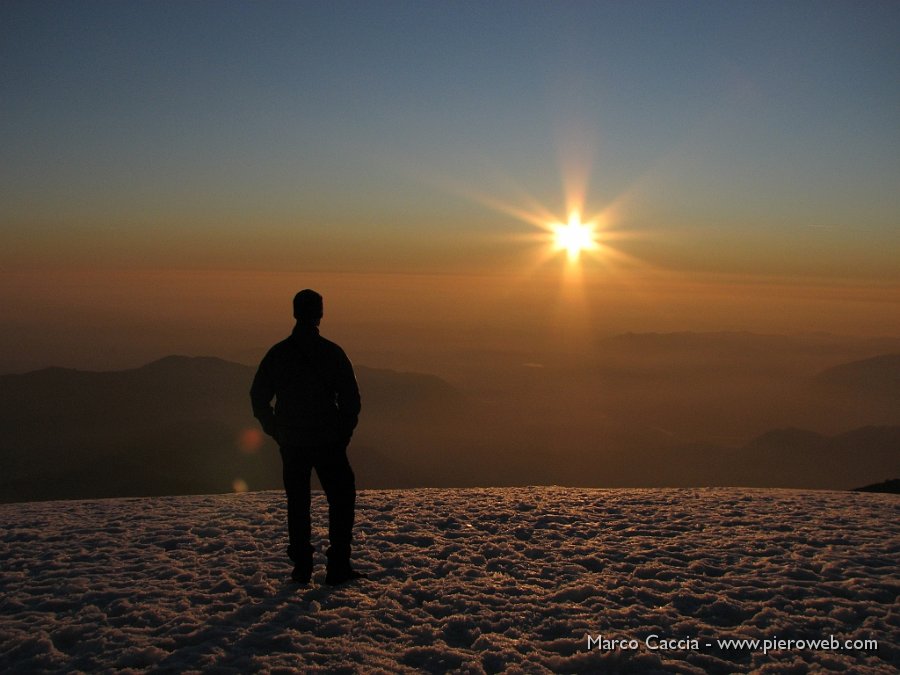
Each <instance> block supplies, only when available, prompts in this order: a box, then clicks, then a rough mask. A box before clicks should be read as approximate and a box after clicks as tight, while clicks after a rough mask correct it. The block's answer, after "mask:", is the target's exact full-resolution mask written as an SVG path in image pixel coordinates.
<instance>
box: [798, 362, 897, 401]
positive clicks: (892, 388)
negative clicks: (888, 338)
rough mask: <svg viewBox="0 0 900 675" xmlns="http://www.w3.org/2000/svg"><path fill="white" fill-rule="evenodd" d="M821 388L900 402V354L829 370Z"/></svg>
mask: <svg viewBox="0 0 900 675" xmlns="http://www.w3.org/2000/svg"><path fill="white" fill-rule="evenodd" d="M815 379H816V381H817V382H818V383H819V384H822V385H826V386H830V387H839V388H842V389H847V390H852V391H855V392H862V393H868V394H880V395H883V396H890V397H892V398H897V399H900V353H897V354H882V355H880V356H873V357H871V358H868V359H861V360H859V361H853V362H851V363H843V364H841V365H838V366H834V367H832V368H828V369H827V370H824V371H823V372H821V373H819V374H818V375H817V376H816V378H815Z"/></svg>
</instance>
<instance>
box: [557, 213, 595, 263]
mask: <svg viewBox="0 0 900 675" xmlns="http://www.w3.org/2000/svg"><path fill="white" fill-rule="evenodd" d="M552 227H553V245H554V247H555V248H556V250H558V251H566V252H567V253H568V256H569V260H571V261H573V262H574V261H576V260H578V258H579V257H580V256H581V252H582V251H591V250H594V249H596V248H597V240H596V238H595V237H596V234H595V232H594V226H593V224H592V223H582V222H581V217H580V215H579V214H578V213H572V214H571V215H570V216H569V222H568V223H567V224H565V225H563V224H562V223H557V224H555V225H553V226H552Z"/></svg>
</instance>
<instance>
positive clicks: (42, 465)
mask: <svg viewBox="0 0 900 675" xmlns="http://www.w3.org/2000/svg"><path fill="white" fill-rule="evenodd" d="M254 373H255V368H253V367H250V366H245V365H241V364H238V363H232V362H229V361H225V360H223V359H219V358H215V357H205V356H201V357H189V356H167V357H165V358H162V359H159V360H157V361H153V362H151V363H148V364H146V365H144V366H140V367H138V368H131V369H128V370H120V371H106V372H98V371H80V370H75V369H69V368H57V367H51V368H44V369H41V370H37V371H32V372H29V373H23V374H15V375H0V474H2V477H0V501H16V500H21V499H52V498H80V497H98V496H99V497H103V496H144V495H154V494H180V493H195V494H202V493H207V492H229V491H231V490H232V489H233V487H234V484H235V481H237V480H240V481H242V482H243V483H246V484H247V485H248V486H249V487H250V488H251V489H263V488H267V489H271V488H278V487H279V486H280V482H281V477H280V473H281V470H280V462H279V459H278V454H277V452H276V451H275V447H274V443H273V442H271V441H270V440H267V439H263V438H262V437H261V435H260V434H259V433H258V428H259V425H258V423H257V422H256V420H255V419H253V417H252V414H251V411H250V398H249V390H250V384H251V381H252V379H253V375H254ZM356 374H357V379H358V380H359V383H360V389H361V391H362V396H363V399H364V402H365V409H364V414H363V421H362V424H361V428H362V429H363V430H365V431H361V434H360V439H357V440H356V441H355V442H359V441H361V442H363V443H365V442H366V433H368V434H369V435H370V436H371V435H372V434H375V436H376V437H377V436H378V435H379V434H381V435H382V436H383V435H384V432H383V430H381V429H382V428H383V427H385V426H387V427H390V428H394V429H397V430H398V431H399V433H403V432H402V429H403V428H404V424H406V423H407V421H408V420H417V419H419V418H426V419H434V420H435V421H436V422H435V423H436V424H437V423H439V422H440V417H441V415H442V414H444V415H450V416H452V415H454V414H456V411H458V410H459V409H460V407H461V406H464V405H465V399H464V397H463V396H462V394H461V393H460V392H458V391H457V390H456V389H454V388H453V387H452V386H451V385H450V384H448V383H447V382H444V381H443V380H441V379H440V378H437V377H435V376H432V375H423V374H417V373H398V372H394V371H386V370H378V369H372V368H366V367H363V366H360V367H357V368H356ZM247 433H249V434H250V436H249V437H247V436H246V434H247ZM244 438H250V439H251V440H252V439H255V438H258V439H259V441H256V440H253V442H251V443H250V444H249V445H250V446H252V450H251V451H248V443H246V442H244V441H243V440H242V439H244ZM260 442H261V443H262V446H260ZM360 454H361V458H360V463H361V466H363V467H365V468H367V469H368V468H370V467H368V464H370V463H371V464H374V466H373V467H371V468H373V469H375V471H374V472H373V471H367V472H366V473H368V474H369V475H372V473H375V474H376V475H377V472H378V471H382V472H383V471H393V475H398V472H399V473H400V474H402V470H401V469H399V468H398V467H397V466H396V462H392V460H390V458H387V457H384V456H381V455H379V452H378V451H377V450H376V449H367V450H366V451H365V452H364V453H360Z"/></svg>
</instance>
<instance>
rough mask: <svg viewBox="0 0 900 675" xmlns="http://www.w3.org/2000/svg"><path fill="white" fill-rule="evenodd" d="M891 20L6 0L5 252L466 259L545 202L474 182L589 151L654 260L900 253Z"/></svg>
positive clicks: (77, 257)
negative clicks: (499, 203)
mask: <svg viewBox="0 0 900 675" xmlns="http://www.w3.org/2000/svg"><path fill="white" fill-rule="evenodd" d="M898 34H900V5H897V3H893V2H887V3H879V2H866V3H850V2H747V3H737V2H729V3H724V2H709V3H707V2H627V3H620V2H610V3H604V2H562V3H554V2H491V3H476V2H467V3H463V2H358V3H340V2H337V3H333V2H327V3H325V2H323V3H277V2H276V3H212V2H192V3H180V2H178V3H176V2H125V3H122V2H65V3H47V2H6V3H4V4H3V5H2V7H0V58H2V62H3V64H4V67H3V69H2V76H0V77H2V79H0V99H2V103H0V111H2V115H0V148H2V149H0V158H2V169H0V178H2V184H0V204H2V206H0V210H2V211H0V215H2V223H3V224H2V225H0V228H2V229H0V237H3V239H6V240H7V242H6V243H7V244H8V245H7V246H6V247H4V248H5V249H6V251H7V252H6V253H5V254H3V255H4V258H6V262H7V263H10V264H12V263H13V262H15V261H18V262H22V261H28V264H35V265H39V264H42V263H43V264H61V263H64V264H73V265H74V264H78V263H79V262H84V261H96V260H97V250H98V246H99V250H100V258H101V259H102V258H103V257H104V256H109V257H111V258H112V257H115V259H116V260H118V261H124V264H134V265H137V266H140V265H143V264H152V265H156V266H165V265H173V266H178V267H191V266H192V265H196V266H199V267H209V266H217V265H218V266H223V267H228V266H229V265H236V264H238V262H237V261H238V260H241V261H244V262H241V263H240V264H241V265H249V266H251V267H252V266H254V265H259V266H265V265H266V264H268V263H267V261H269V260H271V259H272V256H273V255H274V254H275V253H277V251H278V250H283V249H284V248H285V247H291V246H297V247H302V248H303V249H304V250H306V251H309V255H310V261H311V262H310V264H312V265H313V266H317V267H329V266H330V267H333V268H335V269H346V268H348V267H349V268H354V267H363V268H372V267H376V268H380V269H383V268H389V267H390V266H391V265H393V264H394V263H393V262H392V260H393V258H392V257H391V256H396V255H400V262H397V263H396V264H397V265H399V266H401V267H402V266H404V265H407V264H411V263H409V261H411V260H414V259H418V260H420V261H421V260H424V261H425V262H426V263H428V261H429V260H430V258H429V256H432V255H436V254H435V251H434V249H435V248H440V249H441V250H442V251H444V252H443V253H441V254H440V255H437V257H435V258H434V265H437V266H441V265H444V264H448V265H450V266H451V267H452V266H454V265H458V264H461V263H460V261H461V260H462V259H464V258H466V257H467V256H468V257H471V255H472V252H473V250H474V248H477V245H476V244H474V243H471V242H470V244H466V243H465V242H466V241H468V240H467V239H466V237H468V236H469V235H470V234H472V233H478V234H485V233H488V234H489V233H491V232H498V233H506V232H510V231H516V230H517V229H521V230H522V231H528V230H529V227H530V226H528V225H527V224H524V223H521V222H518V221H516V220H514V219H511V218H510V217H509V216H508V215H505V214H501V213H497V212H495V211H492V210H491V209H486V208H485V206H484V205H483V204H481V203H479V202H478V201H477V200H475V199H470V198H469V197H468V196H467V194H466V193H467V191H468V188H471V192H476V191H477V192H479V193H482V194H484V193H487V194H490V195H492V196H494V197H496V198H498V199H501V200H504V201H507V202H515V201H516V199H518V198H519V197H520V193H519V192H517V189H514V188H513V187H512V186H515V188H518V189H521V191H522V192H524V193H527V194H529V195H531V196H533V197H534V198H535V199H536V200H538V201H539V202H541V203H543V204H544V205H546V206H547V207H548V208H550V209H551V210H552V211H554V212H557V211H558V212H560V215H561V216H562V211H563V190H562V187H561V180H562V175H563V174H564V173H565V171H566V170H567V166H568V168H569V169H570V168H571V165H572V164H577V163H578V162H577V160H578V159H579V158H581V159H582V160H584V159H585V158H589V159H590V160H591V177H590V186H589V190H588V191H587V195H586V202H587V203H586V209H587V210H593V211H598V210H601V209H603V208H604V207H606V206H607V205H608V204H610V203H611V202H615V201H616V200H622V201H623V204H624V205H623V206H622V208H621V209H619V210H618V212H617V214H618V216H617V217H618V218H619V219H620V224H621V226H622V227H623V228H632V229H634V230H648V231H652V232H654V233H656V234H655V236H656V240H655V241H654V242H653V245H654V246H655V249H653V251H651V250H650V248H647V250H646V251H644V250H640V245H638V244H635V247H636V248H635V249H634V251H633V252H635V253H643V254H645V255H647V256H649V257H653V256H654V255H656V256H657V262H658V264H662V265H672V266H675V267H679V266H680V267H684V268H692V267H693V266H697V265H700V266H701V267H702V266H703V264H704V262H707V263H709V262H710V260H711V259H712V258H717V259H718V258H720V257H722V259H723V262H722V263H721V264H722V265H723V266H727V265H734V266H737V267H740V269H741V271H743V272H748V271H749V272H752V271H754V270H756V269H758V270H760V271H761V272H767V271H773V270H774V271H779V272H786V271H787V272H790V271H792V270H795V271H796V272H797V273H807V272H810V271H812V272H823V273H828V274H838V273H840V272H841V269H840V268H841V259H840V257H841V252H842V251H844V250H847V249H848V247H849V248H850V249H851V250H852V252H853V255H854V256H855V257H854V258H853V259H854V260H856V261H857V262H856V263H855V265H856V267H854V268H853V269H847V270H845V271H846V273H847V274H848V275H850V276H852V275H853V274H855V273H858V272H860V270H859V269H856V268H857V267H859V266H862V267H864V268H870V269H871V270H875V273H876V275H881V276H884V275H888V276H893V277H894V278H896V274H892V272H891V269H890V268H891V267H892V265H891V262H890V260H889V258H888V257H887V256H886V253H885V252H886V250H888V251H890V250H891V249H893V250H894V251H896V249H897V246H898V243H900V239H898V234H897V231H898V228H900V222H898V216H900V197H898V195H900V189H898V188H900V180H898V179H900V125H898V123H897V119H898V112H900V48H898V42H897V40H896V36H897V35H898ZM460 185H463V186H464V187H463V189H462V190H460V189H458V188H459V186H460ZM451 186H456V187H451ZM466 186H468V188H467V187H466ZM460 192H462V193H463V194H460ZM810 228H814V229H815V231H816V233H817V234H816V235H815V236H816V237H817V239H816V241H817V242H819V244H820V248H822V247H824V248H823V249H822V250H823V253H822V256H823V257H822V264H821V265H820V266H818V267H817V266H815V265H813V266H812V267H810V266H809V264H808V254H807V253H804V250H805V248H806V247H805V245H804V241H805V238H806V237H807V236H808V232H809V229H810ZM710 236H711V237H712V239H716V237H719V238H721V240H722V241H723V244H722V248H723V250H722V251H720V252H719V253H716V252H715V251H712V250H710V249H709V248H708V242H709V241H711V240H712V239H710ZM460 237H462V240H460V239H459V238H460ZM113 238H114V239H115V241H114V242H113V241H111V240H112V239H113ZM209 238H213V239H214V240H215V242H216V245H215V246H214V247H210V246H209V245H208V244H201V243H199V242H202V241H206V240H208V239H209ZM452 241H462V242H463V243H461V244H460V255H459V256H457V258H458V259H456V258H454V257H453V256H452V255H449V260H450V262H446V260H445V259H447V258H448V254H447V253H446V248H447V246H448V245H450V242H452ZM473 241H474V240H473ZM435 242H439V243H440V245H438V244H436V243H435ZM742 242H746V246H743V248H744V249H745V251H747V252H750V251H752V252H753V253H752V255H750V253H747V255H744V256H743V257H739V258H735V257H734V256H733V255H731V256H730V254H728V253H727V249H734V248H735V247H738V248H741V244H742ZM822 242H824V243H822ZM467 246H469V248H467ZM785 246H788V247H789V248H790V251H791V252H792V253H796V260H795V259H794V258H792V257H791V256H790V255H789V256H788V259H787V260H786V261H785V262H784V264H780V266H777V269H775V268H772V266H771V264H770V262H771V260H767V259H766V251H771V250H772V249H775V250H777V251H782V250H783V248H784V247H785ZM791 247H796V251H795V250H794V248H791ZM398 251H399V252H400V253H398ZM654 251H655V252H654ZM401 253H402V255H401ZM485 255H486V259H485V260H483V261H481V263H479V264H481V265H488V264H489V256H487V254H485ZM748 256H749V257H748ZM13 257H15V258H14V259H13ZM475 257H477V253H475ZM782 257H783V256H782ZM454 260H455V262H454ZM860 261H861V262H860ZM794 263H796V264H794ZM284 264H287V263H284ZM711 264H713V267H715V264H714V263H711ZM792 265H793V266H792ZM426 266H427V265H426ZM862 273H867V272H865V270H863V271H862Z"/></svg>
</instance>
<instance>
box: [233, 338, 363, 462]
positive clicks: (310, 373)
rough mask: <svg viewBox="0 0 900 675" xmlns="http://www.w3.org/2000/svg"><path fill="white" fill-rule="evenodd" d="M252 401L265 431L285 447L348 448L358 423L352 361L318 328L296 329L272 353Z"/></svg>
mask: <svg viewBox="0 0 900 675" xmlns="http://www.w3.org/2000/svg"><path fill="white" fill-rule="evenodd" d="M273 397H274V398H275V408H274V409H273V408H272V405H271V403H272V398H273ZM250 401H251V403H252V405H253V415H254V416H255V417H256V418H257V419H258V420H259V422H260V424H262V428H263V431H265V432H266V433H267V434H269V435H270V436H273V437H274V438H275V440H277V441H278V442H279V443H280V444H281V445H286V444H287V445H306V444H311V445H318V444H320V443H343V444H346V443H348V442H349V441H350V437H351V435H352V434H353V430H354V429H355V428H356V424H357V421H358V420H359V411H360V399H359V387H358V386H357V384H356V377H355V376H354V374H353V366H352V364H351V363H350V359H348V358H347V355H346V354H345V353H344V350H343V349H341V348H340V347H339V346H338V345H336V344H335V343H334V342H331V341H330V340H326V339H325V338H323V337H322V336H320V335H319V329H318V328H315V327H303V326H297V327H296V328H294V331H293V332H292V333H291V336H290V337H289V338H287V339H286V340H282V341H281V342H279V343H278V344H276V345H275V346H274V347H272V348H271V349H270V350H269V351H268V353H267V354H266V355H265V356H264V357H263V360H262V362H261V363H260V364H259V369H258V370H257V371H256V377H254V378H253V385H252V386H251V388H250Z"/></svg>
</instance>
